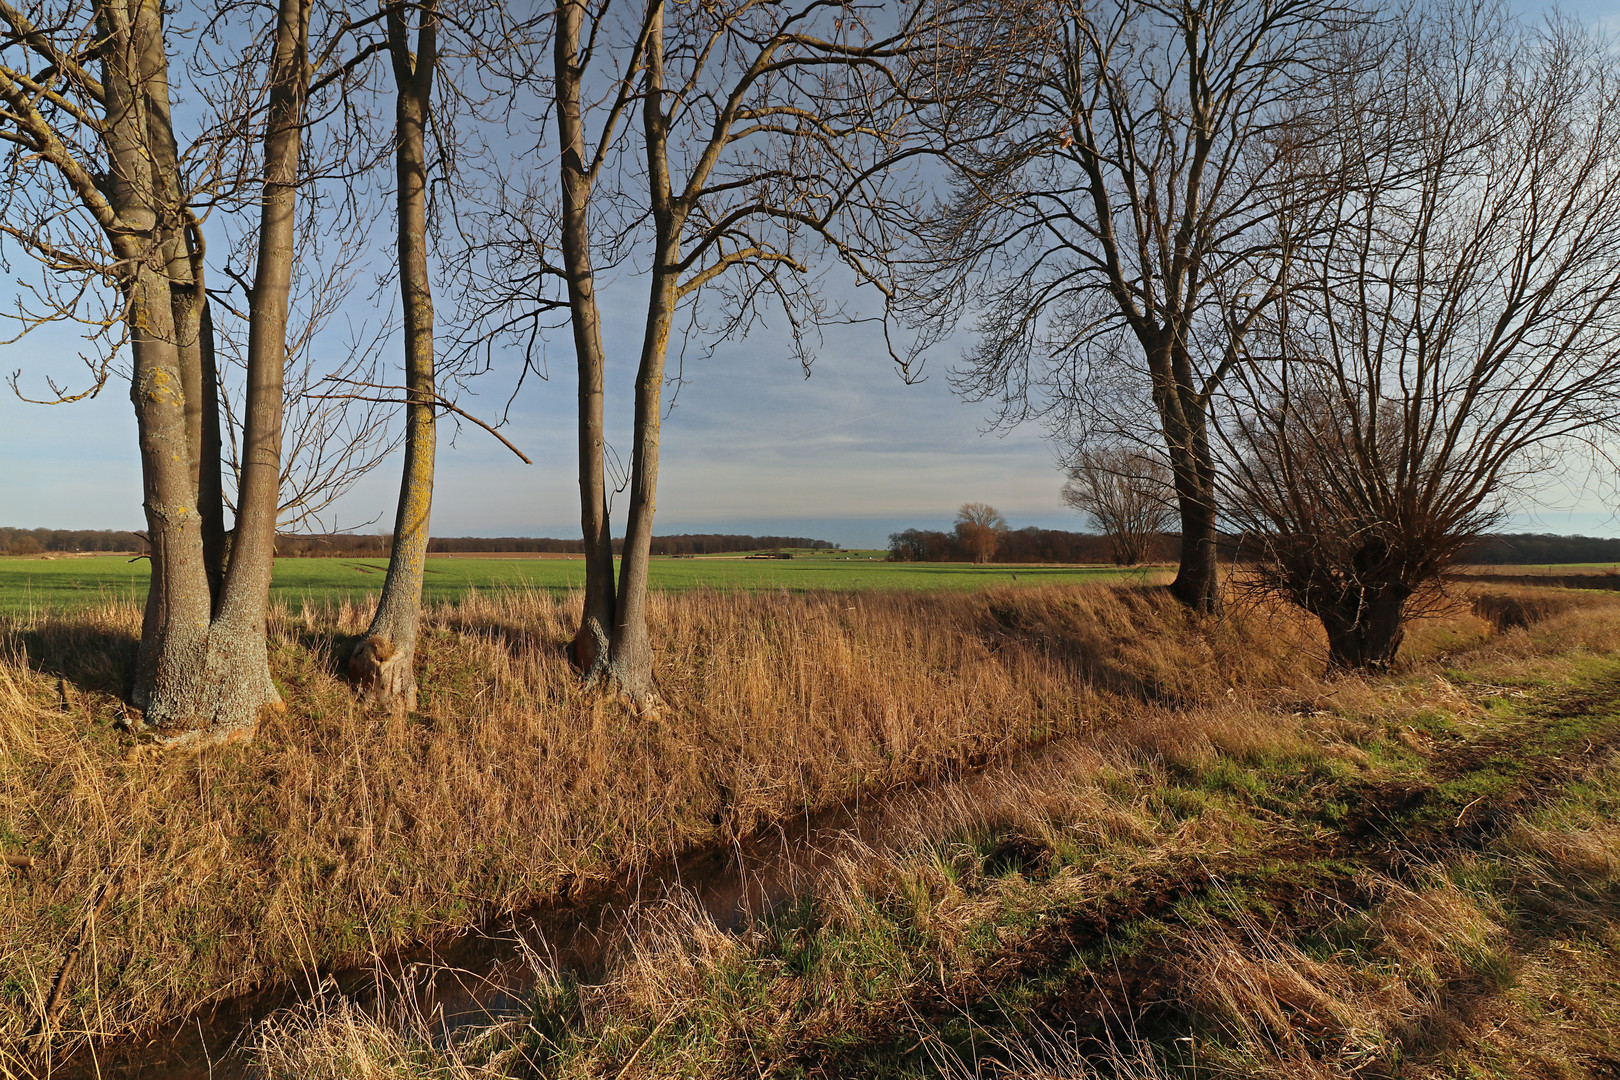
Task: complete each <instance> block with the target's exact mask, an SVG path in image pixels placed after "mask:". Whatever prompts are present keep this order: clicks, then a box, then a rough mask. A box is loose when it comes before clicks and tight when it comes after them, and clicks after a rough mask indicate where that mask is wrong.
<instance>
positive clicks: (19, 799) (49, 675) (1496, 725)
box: [0, 560, 1620, 1080]
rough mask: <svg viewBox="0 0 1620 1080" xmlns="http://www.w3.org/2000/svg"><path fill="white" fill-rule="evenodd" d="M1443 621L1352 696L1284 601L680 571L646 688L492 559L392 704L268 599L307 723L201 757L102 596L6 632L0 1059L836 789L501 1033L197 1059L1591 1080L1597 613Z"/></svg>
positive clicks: (387, 1029) (1598, 967) (1464, 600)
mask: <svg viewBox="0 0 1620 1080" xmlns="http://www.w3.org/2000/svg"><path fill="white" fill-rule="evenodd" d="M447 561H450V562H454V563H458V564H459V563H461V562H463V560H447ZM482 561H483V560H465V562H467V563H474V562H482ZM491 561H499V560H491ZM512 561H513V562H518V561H522V562H525V563H527V564H531V565H532V564H533V563H541V562H547V561H550V560H512ZM316 562H319V561H318V560H288V562H287V563H284V564H282V565H283V566H286V565H289V564H292V565H297V564H300V563H305V564H307V563H316ZM703 562H704V561H703V560H668V564H669V565H672V566H676V567H680V568H681V569H685V568H686V567H689V566H691V565H692V564H694V563H698V564H702V563H703ZM797 562H798V560H793V563H792V564H789V563H775V564H773V563H738V565H739V566H740V567H741V568H742V570H743V571H754V570H755V568H756V567H757V568H758V572H759V573H761V574H766V573H770V572H778V573H790V572H792V571H794V570H797V569H799V567H797V566H795V565H793V564H796V563H797ZM809 562H810V561H809V560H806V563H807V564H808V563H809ZM682 564H684V565H682ZM704 569H706V568H704ZM886 569H887V568H886ZM893 569H899V570H902V571H904V570H909V569H910V568H893ZM469 572H477V570H476V567H474V568H472V569H471V570H469ZM486 572H492V571H486ZM536 572H547V570H546V568H542V567H537V568H536ZM697 572H698V571H697V570H696V569H694V570H693V573H697ZM810 572H811V573H814V572H815V571H814V570H813V569H812V570H810ZM829 572H831V571H829ZM846 572H847V573H850V574H859V573H864V572H869V571H867V570H866V568H864V567H862V568H860V569H852V570H849V571H846ZM967 579H968V580H971V576H968V577H967ZM481 580H487V579H481ZM958 580H963V579H960V578H959V579H958ZM985 580H986V581H987V583H988V579H985ZM701 584H713V582H712V581H711V582H701ZM311 595H312V596H313V595H314V594H311ZM1454 600H1455V603H1454V604H1453V605H1452V607H1451V608H1450V609H1449V610H1448V611H1447V612H1446V613H1444V614H1443V615H1442V616H1439V617H1436V618H1433V619H1430V620H1426V621H1424V622H1421V623H1419V624H1416V625H1415V626H1414V627H1413V629H1412V631H1411V632H1410V633H1409V635H1408V639H1407V643H1406V646H1405V649H1404V651H1403V654H1402V662H1401V668H1400V670H1399V671H1397V672H1396V673H1394V674H1391V675H1388V676H1380V677H1364V676H1350V675H1339V674H1331V673H1328V672H1326V671H1325V665H1324V658H1325V649H1324V647H1323V643H1322V641H1321V639H1320V632H1319V630H1318V628H1317V627H1316V626H1315V625H1314V624H1313V623H1312V622H1311V621H1310V620H1308V619H1306V618H1303V617H1302V616H1301V615H1300V613H1298V612H1296V611H1293V610H1289V609H1284V608H1270V607H1264V606H1245V605H1236V604H1235V605H1233V606H1231V607H1230V608H1228V610H1227V611H1226V612H1225V613H1224V614H1223V615H1221V616H1219V617H1204V616H1198V615H1195V614H1191V613H1189V612H1186V611H1185V610H1183V609H1181V608H1180V607H1179V606H1178V605H1176V604H1175V603H1174V602H1173V601H1172V600H1171V599H1170V598H1169V597H1168V596H1167V595H1166V593H1165V591H1164V590H1163V589H1161V588H1157V587H1154V586H1152V585H1139V584H1126V583H1109V582H1095V581H1094V582H1092V583H1088V584H1078V585H1076V584H1047V583H1043V584H1040V585H1038V586H1033V587H1025V578H1024V571H1023V569H1022V568H1020V569H1019V580H1018V583H1017V587H1014V586H1013V584H1012V583H1011V582H1010V580H1009V581H1007V582H1004V583H1000V584H998V585H995V586H994V587H985V588H979V589H970V588H950V589H945V588H941V589H932V590H929V589H917V588H904V589H898V588H870V589H865V590H860V591H853V592H839V591H828V590H825V589H822V588H815V589H805V590H802V591H801V590H795V589H793V588H791V587H789V586H786V585H778V584H770V585H766V586H763V587H756V588H753V589H746V588H739V589H734V590H730V591H726V590H722V589H717V588H692V589H687V590H680V589H666V590H665V591H663V592H661V593H659V594H658V595H657V596H655V597H654V604H653V609H652V618H653V631H654V637H655V641H657V642H658V646H659V657H658V690H659V695H660V698H661V700H662V706H661V707H660V708H659V710H658V711H657V712H655V713H652V714H647V715H639V716H638V715H636V714H634V713H632V712H630V711H629V710H628V709H627V708H626V707H625V706H624V705H623V704H621V703H620V702H618V701H617V700H615V699H612V698H607V697H603V696H601V695H598V694H594V693H590V692H583V691H582V690H581V689H580V687H579V685H578V681H577V678H576V676H575V675H574V673H573V672H572V671H571V670H570V668H569V667H568V665H567V662H566V660H565V657H564V649H563V643H564V642H565V641H566V640H567V638H568V636H569V634H570V632H571V629H572V618H573V613H574V610H575V605H576V604H577V603H578V599H577V596H576V595H573V594H567V593H562V592H554V591H552V590H551V589H549V588H548V589H533V590H527V591H525V590H519V589H516V588H510V587H508V588H490V587H488V586H486V585H482V584H480V585H478V586H477V588H476V591H472V592H470V593H467V594H466V595H464V596H463V597H462V599H461V600H460V602H457V603H449V602H438V603H434V604H432V605H430V607H429V609H428V611H427V613H426V619H425V624H424V634H423V639H422V642H421V646H420V649H421V651H420V656H419V663H420V665H421V668H420V673H419V680H420V700H419V709H418V711H417V712H415V713H413V714H410V715H408V716H397V715H387V714H380V713H378V712H375V711H372V710H370V709H368V708H367V707H365V706H363V705H361V704H360V703H359V702H358V701H357V700H356V699H355V697H354V695H353V693H352V692H351V691H350V690H349V688H348V686H347V685H346V684H345V683H344V681H343V680H342V678H341V677H340V675H339V672H340V670H341V661H342V656H343V650H344V648H345V647H346V645H347V643H348V642H350V641H352V640H353V639H354V637H355V636H356V635H358V634H359V633H360V632H361V631H362V630H363V629H364V626H365V622H366V619H367V618H368V616H369V611H368V610H367V609H366V608H365V607H364V606H363V605H357V604H355V603H352V602H349V601H346V600H344V599H341V598H331V597H330V596H328V598H326V599H324V600H321V601H320V602H316V601H315V600H314V599H310V600H308V601H307V602H306V601H304V600H300V601H298V602H297V603H292V604H288V603H281V604H279V605H277V607H276V611H275V614H274V615H273V617H272V621H271V626H270V639H271V649H272V653H271V664H272V670H273V672H274V674H275V677H276V678H277V679H278V681H279V682H280V684H281V686H282V689H283V692H284V695H285V697H286V699H287V704H288V712H287V713H286V714H285V715H282V716H267V717H266V718H265V720H264V722H263V723H262V724H261V727H260V730H259V732H258V734H257V735H256V737H255V738H254V739H253V740H252V741H251V742H248V743H246V744H234V745H229V746H225V747H221V748H215V749H212V750H209V751H206V752H203V753H200V754H169V753H164V752H162V751H158V750H154V749H147V748H143V747H141V746H138V745H135V744H134V743H132V741H131V740H130V738H129V737H128V736H126V735H124V734H122V733H121V732H120V731H119V730H118V727H117V721H118V720H119V719H120V718H121V716H122V715H123V713H124V708H125V707H124V705H123V703H122V700H121V698H120V694H121V692H122V688H123V687H124V686H125V685H126V683H127V680H128V677H129V672H130V668H131V665H132V663H133V660H134V653H135V644H136V635H137V632H138V625H139V610H138V608H137V606H136V605H135V604H134V603H133V601H132V600H117V601H96V602H92V603H91V604H89V605H88V606H82V607H67V608H60V609H56V610H51V611H42V610H40V609H39V608H38V607H34V608H32V609H29V610H23V611H21V612H18V611H15V610H14V611H13V613H11V614H0V854H6V855H21V856H26V857H28V858H31V859H32V862H33V866H32V867H31V868H28V869H14V870H9V871H8V870H0V1076H8V1075H15V1076H32V1075H44V1070H45V1066H44V1065H43V1064H42V1063H43V1062H44V1061H45V1060H46V1058H45V1057H44V1056H42V1053H41V1051H40V1047H41V1045H46V1046H49V1047H51V1048H53V1049H54V1050H55V1052H56V1053H57V1054H58V1055H61V1054H63V1053H66V1052H68V1051H71V1050H73V1049H74V1048H76V1047H77V1048H83V1047H84V1046H85V1045H86V1044H87V1043H91V1044H95V1045H96V1046H98V1047H100V1050H99V1051H98V1052H99V1053H101V1054H103V1055H104V1054H106V1053H108V1052H111V1051H112V1050H114V1049H116V1047H117V1046H118V1045H120V1040H125V1041H127V1037H128V1036H129V1035H131V1034H132V1033H138V1032H141V1031H143V1030H147V1031H149V1030H152V1029H154V1028H156V1027H160V1026H162V1025H164V1024H167V1023H171V1022H174V1021H176V1020H178V1019H182V1018H184V1017H186V1016H187V1015H189V1014H191V1013H193V1012H194V1011H196V1010H198V1009H204V1008H206V1007H208V1006H209V1005H210V1004H211V1003H216V1002H220V1001H228V1000H230V999H232V998H233V997H235V996H237V995H240V994H242V993H244V992H247V991H249V990H252V989H254V988H257V987H265V986H276V985H282V984H299V983H302V982H307V981H310V980H311V979H313V978H315V976H316V975H317V974H318V973H322V972H330V971H334V970H338V969H341V968H344V967H346V966H349V965H353V964H365V963H367V962H368V959H370V958H375V957H379V956H383V955H387V954H388V952H389V951H390V950H392V949H394V948H396V947H399V946H404V945H408V944H410V943H413V942H420V941H424V940H433V939H438V938H442V937H444V936H445V935H447V934H453V933H455V932H457V931H459V930H462V929H465V928H467V927H470V926H475V925H478V924H480V923H482V922H483V921H485V920H486V919H488V918H489V917H491V916H493V915H496V914H498V913H501V912H511V911H514V910H519V909H522V908H523V907H524V906H525V905H528V904H531V903H533V902H535V901H537V900H542V899H545V898H547V897H560V896H576V897H586V898H588V897H590V896H592V895H595V894H597V893H598V892H599V891H600V890H602V889H610V888H612V887H613V883H614V882H616V881H619V880H622V875H624V874H625V873H626V872H627V871H635V870H637V869H638V868H639V869H640V870H642V871H645V872H647V873H654V874H655V873H657V872H658V869H657V868H658V867H659V866H660V865H661V860H663V859H665V858H666V857H667V856H669V855H670V854H671V853H673V852H682V851H701V850H705V849H710V848H713V849H715V850H717V851H719V852H722V853H723V852H725V851H728V850H732V849H733V848H734V847H735V846H736V845H738V844H740V843H742V842H743V841H744V840H746V839H747V838H750V837H756V838H757V837H769V836H770V835H772V830H773V827H774V826H775V825H776V824H777V823H781V822H783V821H786V820H790V819H793V818H795V817H802V816H803V815H806V814H810V813H813V812H815V811H818V810H820V809H822V808H827V807H834V806H839V805H844V806H854V805H860V804H862V800H865V801H866V803H868V804H875V805H878V806H881V808H882V809H881V810H874V811H872V812H873V813H881V814H882V815H884V818H883V820H882V821H880V822H876V823H875V824H874V827H873V828H872V829H871V830H870V831H869V832H867V831H863V832H862V833H861V834H860V835H859V836H851V837H849V838H846V839H844V840H842V841H841V842H840V843H841V845H842V846H841V847H840V848H839V850H838V852H837V853H836V854H835V855H833V856H831V857H830V858H829V860H828V861H827V863H826V865H824V866H823V867H822V869H821V870H820V871H819V872H818V874H817V875H816V876H815V878H814V879H813V880H807V881H806V882H805V883H804V887H803V889H802V891H801V892H800V893H799V894H798V895H796V896H794V897H793V898H791V899H790V900H789V901H787V902H785V903H784V904H782V905H780V906H778V907H774V908H771V909H769V910H763V911H760V912H757V913H756V915H755V916H754V917H753V918H751V919H749V920H745V921H744V923H743V924H742V925H740V926H735V927H733V926H721V925H719V924H717V923H716V922H715V921H714V920H713V919H711V918H710V917H709V916H707V915H705V914H704V913H703V912H702V911H700V910H697V909H695V908H693V907H692V906H691V905H690V904H683V903H682V902H681V901H680V899H679V895H678V893H677V895H676V896H675V898H674V899H662V900H658V901H647V902H645V903H637V902H636V901H635V899H634V897H631V898H629V899H628V900H627V901H626V903H628V905H629V908H628V911H627V917H626V920H625V923H624V926H623V928H622V929H621V930H620V931H618V932H617V933H616V936H615V937H614V938H613V940H611V941H608V942H607V943H606V945H605V947H604V951H603V954H602V957H603V958H602V961H601V964H600V969H599V970H591V971H588V972H572V973H568V974H561V973H558V972H555V971H552V970H550V969H548V968H547V966H546V960H545V958H544V957H539V956H536V957H531V958H530V962H531V963H533V964H535V965H536V967H537V969H538V970H537V978H538V980H539V989H538V990H537V992H536V993H535V994H534V995H533V997H532V999H531V1000H529V1001H527V1002H526V1003H524V1004H523V1005H521V1006H520V1007H519V1008H518V1009H517V1010H516V1011H515V1012H514V1013H512V1014H511V1015H509V1016H507V1017H505V1018H500V1019H499V1020H498V1022H492V1023H491V1024H490V1025H488V1026H485V1027H482V1028H475V1029H472V1030H469V1031H463V1032H461V1033H460V1034H459V1035H458V1036H457V1037H456V1038H454V1039H451V1040H449V1041H448V1042H447V1041H446V1039H445V1038H444V1037H443V1035H442V1033H441V1032H439V1031H438V1030H437V1029H436V1028H435V1026H434V1021H433V1019H432V1017H431V1016H423V1015H413V1014H412V1013H411V1011H410V1009H409V1008H408V1007H401V1008H397V1009H392V1010H390V1012H389V1013H388V1015H387V1016H386V1017H384V1018H382V1019H379V1017H378V1015H377V1014H374V1013H372V1012H369V1011H366V1010H363V1009H361V1008H360V1007H358V1006H357V1005H355V1004H354V1003H353V1002H351V1001H349V1000H348V999H346V998H344V997H342V996H341V995H326V996H323V997H320V998H319V999H317V1000H314V1001H312V1002H310V1003H309V1004H307V1005H304V1006H299V1007H295V1008H293V1009H291V1010H289V1011H286V1012H283V1013H280V1014H277V1015H276V1016H275V1017H272V1018H271V1019H270V1020H269V1021H268V1022H266V1023H263V1024H260V1025H258V1026H256V1027H254V1028H253V1029H251V1030H250V1031H247V1032H244V1034H243V1039H242V1041H241V1043H240V1044H239V1045H238V1046H237V1048H236V1050H235V1051H234V1052H233V1056H232V1061H233V1062H234V1064H231V1065H230V1069H234V1070H236V1071H234V1072H232V1071H229V1070H227V1071H225V1072H223V1073H220V1074H219V1075H251V1076H262V1077H287V1078H293V1077H297V1078H300V1080H303V1078H324V1077H332V1078H337V1077H372V1076H376V1077H382V1076H388V1077H395V1078H401V1080H405V1078H417V1077H420V1078H427V1077H443V1078H452V1077H454V1078H463V1077H466V1078H470V1077H505V1076H512V1077H517V1076H526V1077H527V1076H542V1077H558V1078H562V1077H569V1078H574V1077H577V1078H618V1080H635V1078H652V1077H694V1078H696V1077H704V1078H708V1077H738V1078H742V1077H760V1076H773V1077H775V1076H780V1077H837V1076H863V1077H865V1076H873V1077H908V1078H909V1077H962V1078H966V1077H997V1078H1022V1080H1040V1078H1048V1077H1060V1076H1061V1077H1076V1078H1078V1077H1086V1076H1092V1075H1098V1076H1109V1077H1125V1078H1133V1077H1137V1078H1155V1080H1156V1078H1161V1077H1177V1078H1183V1080H1200V1078H1204V1077H1240V1076H1241V1077H1276V1078H1279V1080H1306V1078H1319V1077H1344V1078H1347V1080H1348V1078H1351V1077H1370V1076H1385V1077H1396V1076H1399V1077H1435V1078H1439V1077H1455V1076H1470V1077H1501V1078H1503V1080H1506V1078H1509V1077H1523V1076H1538V1077H1541V1076H1545V1077H1577V1076H1601V1075H1605V1074H1604V1073H1603V1072H1602V1071H1601V1070H1602V1069H1603V1068H1604V1067H1606V1066H1605V1065H1604V1062H1612V1061H1617V1060H1620V1013H1617V1012H1616V1002H1620V826H1617V825H1616V821H1617V818H1620V756H1617V750H1620V596H1615V595H1614V594H1612V593H1602V592H1587V591H1576V590H1560V589H1547V588H1535V587H1525V586H1505V585H1502V584H1499V583H1487V584H1476V585H1462V586H1458V587H1457V589H1456V591H1455V595H1454ZM884 793H899V794H897V796H896V797H893V798H889V799H883V798H882V796H883V795H884ZM58 988H60V989H58ZM400 1000H401V1001H403V1002H406V1003H407V1004H408V1001H409V996H408V995H404V996H402V997H401V999H400ZM42 1022H43V1024H44V1027H45V1029H46V1030H47V1033H48V1036H49V1038H48V1039H46V1040H44V1042H43V1043H42V1042H41V1041H38V1040H36V1041H33V1042H30V1041H29V1040H28V1039H27V1038H26V1037H27V1036H28V1035H29V1033H30V1032H32V1031H33V1030H34V1029H35V1028H37V1027H39V1026H40V1025H41V1023H42ZM211 1067H212V1066H211ZM222 1067H223V1066H222ZM52 1075H60V1074H57V1073H53V1074H52ZM86 1075H88V1073H87V1074H86ZM199 1075H200V1074H199Z"/></svg>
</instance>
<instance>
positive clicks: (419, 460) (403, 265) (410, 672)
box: [349, 0, 438, 710]
mask: <svg viewBox="0 0 1620 1080" xmlns="http://www.w3.org/2000/svg"><path fill="white" fill-rule="evenodd" d="M435 20H436V15H435V4H434V3H433V0H429V3H428V4H427V5H425V6H424V7H423V8H422V25H421V29H420V30H419V32H418V34H417V49H416V53H415V56H414V58H413V56H412V54H411V51H410V41H409V37H408V33H409V31H408V27H407V26H406V23H405V17H404V13H403V12H402V11H401V9H400V6H399V5H397V4H395V5H392V6H390V7H389V9H388V45H389V52H390V54H391V55H392V57H393V66H394V83H395V87H396V94H395V99H394V103H395V104H394V113H395V127H396V132H395V149H394V169H395V174H396V177H397V179H396V183H397V185H398V192H397V201H398V212H399V290H400V296H401V299H402V300H403V301H404V307H405V326H404V334H405V391H406V405H405V469H404V475H403V477H402V478H401V480H400V486H399V508H398V510H397V511H396V512H395V514H394V547H393V550H392V552H390V554H389V559H388V577H387V578H386V579H385V580H384V581H383V590H382V597H381V598H380V599H379V600H378V603H377V612H376V615H375V616H374V617H373V618H372V620H371V628H370V629H369V630H367V631H366V637H365V640H363V641H362V642H361V643H360V645H359V646H358V647H357V648H356V649H355V651H354V655H353V656H351V657H350V659H349V674H350V676H351V677H352V678H354V679H355V681H356V682H357V683H359V685H360V687H361V690H362V692H363V693H365V694H366V695H367V696H368V697H370V698H371V699H372V700H374V701H376V702H378V703H379V704H382V705H387V706H389V707H395V706H399V705H403V707H404V708H405V709H407V710H411V709H415V708H416V673H415V668H416V636H417V627H418V624H419V622H420V619H421V612H422V573H423V569H424V563H425V561H426V559H427V547H428V517H429V513H430V511H431V510H432V506H433V457H434V447H435V436H436V432H435V425H434V402H435V399H436V398H435V395H436V388H435V386H434V369H433V290H432V286H431V284H430V282H429V281H428V268H427V112H428V107H429V105H430V104H431V102H432V99H433V75H434V68H435V67H436V66H437V63H438V58H437V51H436V46H437V40H436V33H437V27H436V25H435Z"/></svg>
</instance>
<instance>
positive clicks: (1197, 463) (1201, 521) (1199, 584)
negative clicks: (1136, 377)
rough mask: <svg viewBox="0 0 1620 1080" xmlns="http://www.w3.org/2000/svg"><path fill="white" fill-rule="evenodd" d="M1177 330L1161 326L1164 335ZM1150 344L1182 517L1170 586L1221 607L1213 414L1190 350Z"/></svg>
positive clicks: (1211, 607)
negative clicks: (1199, 391) (1198, 385)
mask: <svg viewBox="0 0 1620 1080" xmlns="http://www.w3.org/2000/svg"><path fill="white" fill-rule="evenodd" d="M1174 333H1175V331H1174V330H1165V331H1161V332H1160V337H1170V336H1171V335H1172V334H1174ZM1144 344H1145V345H1147V346H1148V366H1149V370H1150V371H1151V372H1152V374H1153V402H1154V405H1155V406H1156V407H1157V409H1158V412H1159V422H1160V425H1161V427H1162V429H1163V432H1164V439H1165V449H1166V451H1167V454H1168V457H1169V459H1170V472H1171V476H1172V477H1173V479H1174V482H1175V489H1176V503H1177V509H1178V510H1179V512H1180V517H1181V565H1180V567H1179V568H1178V569H1177V571H1176V579H1175V581H1173V582H1171V584H1170V591H1171V593H1172V594H1173V595H1174V596H1175V597H1176V599H1178V600H1180V601H1181V602H1182V603H1184V604H1186V605H1187V606H1188V607H1190V608H1192V609H1194V610H1195V611H1203V612H1213V611H1217V610H1219V608H1220V600H1221V595H1220V577H1219V575H1218V573H1217V571H1216V566H1215V539H1216V531H1215V522H1216V516H1215V462H1214V456H1213V454H1212V453H1211V451H1210V446H1209V418H1208V415H1207V411H1206V409H1205V407H1204V405H1203V403H1202V402H1201V401H1199V400H1198V399H1197V397H1196V395H1195V393H1194V392H1193V391H1192V389H1191V387H1192V386H1193V384H1194V379H1193V375H1192V367H1191V364H1189V363H1188V362H1187V358H1186V356H1185V354H1184V350H1182V349H1180V348H1178V347H1177V346H1175V345H1174V344H1161V343H1158V342H1151V341H1150V342H1144Z"/></svg>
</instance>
